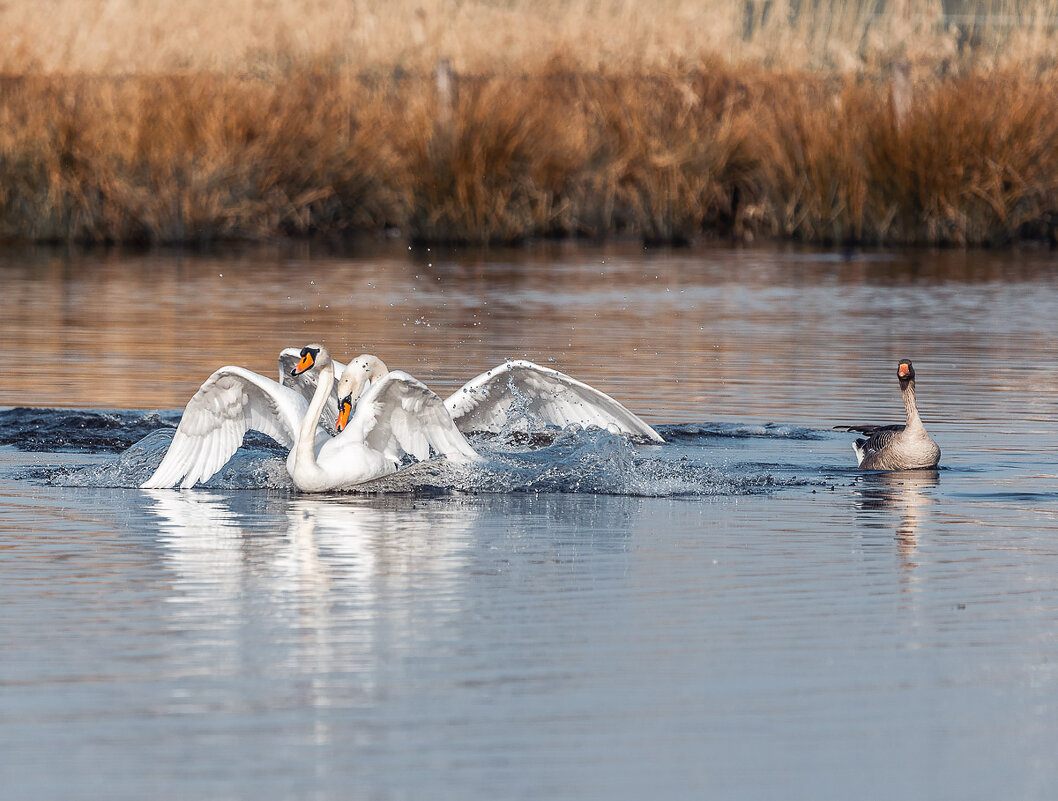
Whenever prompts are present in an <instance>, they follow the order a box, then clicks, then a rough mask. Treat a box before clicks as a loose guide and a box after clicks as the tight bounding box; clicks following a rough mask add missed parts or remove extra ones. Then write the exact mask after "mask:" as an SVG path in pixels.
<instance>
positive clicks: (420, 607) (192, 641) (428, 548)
mask: <svg viewBox="0 0 1058 801" xmlns="http://www.w3.org/2000/svg"><path fill="white" fill-rule="evenodd" d="M146 494H148V495H149V496H150V498H151V499H152V504H153V505H152V506H151V507H150V511H151V512H152V513H153V514H154V515H156V516H157V517H158V518H160V525H159V527H160V533H159V536H158V544H159V545H160V546H161V548H162V549H163V555H162V561H163V564H164V565H165V566H166V567H167V568H168V569H169V570H170V571H171V572H172V574H173V575H174V578H173V581H172V592H171V597H170V598H169V601H170V603H171V606H170V614H169V616H168V617H169V621H168V625H169V627H170V628H171V630H172V632H173V634H174V635H177V636H174V637H173V638H172V641H173V642H174V643H180V644H179V645H178V646H177V647H180V648H182V649H184V652H182V653H181V654H180V657H179V659H177V660H175V661H176V663H177V664H183V665H184V668H185V670H186V671H188V672H189V673H190V674H195V673H196V672H198V671H202V670H206V671H208V672H209V673H210V674H211V675H214V676H216V675H220V676H224V675H226V674H227V675H231V676H233V677H234V676H237V675H239V674H240V672H245V666H246V664H247V663H252V662H254V661H255V660H257V659H259V658H260V657H261V656H263V657H264V658H265V659H266V660H267V661H268V662H270V663H272V664H271V667H269V666H268V665H263V664H262V665H261V666H260V668H259V669H260V670H262V671H264V672H268V671H269V670H282V671H286V672H290V673H292V674H293V675H295V676H306V677H307V676H319V675H325V674H332V673H344V672H348V671H352V673H353V674H355V680H351V681H343V682H340V683H336V684H334V685H333V686H329V685H328V684H327V683H326V682H323V683H321V682H319V681H308V682H306V683H305V685H304V686H302V687H300V688H299V690H298V692H299V693H300V694H301V696H302V697H301V698H300V700H299V703H304V704H306V705H308V706H311V707H314V708H319V707H326V706H333V705H335V704H346V703H357V704H358V703H364V702H365V699H369V698H371V697H372V696H373V693H374V692H375V690H376V688H377V687H378V685H379V671H380V670H382V669H383V668H384V667H385V669H387V670H390V671H392V670H393V661H394V660H398V661H399V660H400V659H401V658H402V657H404V656H406V655H408V654H413V653H415V652H416V650H417V647H416V643H417V641H418V639H419V634H418V632H421V631H422V630H424V627H423V625H422V624H423V622H424V621H427V622H428V625H426V626H425V630H427V631H429V630H433V629H434V628H436V627H437V626H443V625H448V624H450V623H451V621H452V620H453V619H454V618H455V617H456V616H458V614H459V611H460V604H461V591H460V583H461V582H462V581H464V580H465V579H466V574H467V572H466V556H465V551H466V539H467V532H468V531H469V530H470V529H471V528H472V527H473V525H474V521H475V517H476V515H475V513H474V510H473V509H472V508H465V507H463V506H462V505H461V504H460V503H459V502H458V501H453V500H452V499H446V501H445V502H444V503H443V504H438V503H434V502H431V501H426V502H422V501H415V500H409V499H408V498H407V497H400V498H370V499H364V498H341V499H336V498H294V499H290V498H289V497H276V498H272V499H270V500H266V502H265V503H264V505H263V507H262V506H261V499H260V498H259V497H258V498H255V497H254V495H256V493H254V494H251V493H232V494H231V495H225V496H222V495H216V494H211V493H206V492H171V491H164V490H159V491H149V492H147V493H146ZM277 524H278V525H277ZM276 531H284V532H285V533H274V532H276ZM413 594H414V595H415V596H416V597H419V598H420V599H421V598H423V597H425V598H426V599H427V601H426V602H425V603H419V604H416V605H414V606H413V605H411V604H409V603H406V602H405V599H406V598H408V597H410V596H412V595H413ZM262 600H263V601H264V603H263V604H262ZM188 632H196V635H195V636H194V637H191V638H188V637H186V636H179V635H181V634H184V635H186V634H187V633H188ZM207 632H208V636H203V634H204V633H207ZM195 649H198V650H199V651H200V653H198V654H196V653H194V651H195ZM188 651H190V653H189V652H188ZM194 703H196V704H198V703H202V699H198V700H196V701H195V702H194Z"/></svg>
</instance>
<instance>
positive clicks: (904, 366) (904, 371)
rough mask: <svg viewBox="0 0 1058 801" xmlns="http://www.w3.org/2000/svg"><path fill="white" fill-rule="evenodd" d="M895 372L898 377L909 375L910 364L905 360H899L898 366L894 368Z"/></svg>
mask: <svg viewBox="0 0 1058 801" xmlns="http://www.w3.org/2000/svg"><path fill="white" fill-rule="evenodd" d="M896 374H897V376H898V377H900V378H907V377H908V376H909V375H911V365H910V364H908V363H907V362H900V366H899V367H897V368H896Z"/></svg>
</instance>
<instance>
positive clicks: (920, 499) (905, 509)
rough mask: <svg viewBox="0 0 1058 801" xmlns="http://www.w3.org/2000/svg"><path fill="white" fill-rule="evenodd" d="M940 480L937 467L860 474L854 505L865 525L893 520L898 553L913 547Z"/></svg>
mask: <svg viewBox="0 0 1058 801" xmlns="http://www.w3.org/2000/svg"><path fill="white" fill-rule="evenodd" d="M939 480H940V474H939V473H938V471H936V470H898V471H893V472H884V473H867V474H864V475H863V476H862V479H861V481H860V485H859V487H858V488H857V489H856V490H855V491H854V492H855V495H857V496H858V502H857V505H856V508H857V510H858V511H859V513H860V519H861V521H862V522H863V523H864V525H866V526H868V527H872V528H874V527H879V526H884V527H889V526H890V525H893V524H895V529H894V535H895V537H896V542H897V547H898V549H899V551H900V553H901V555H903V556H905V557H910V556H911V554H912V553H914V551H915V546H916V539H917V536H918V529H919V526H920V524H921V522H922V519H923V518H924V517H925V511H926V509H927V507H929V506H930V505H931V504H932V503H933V502H934V501H933V497H932V491H933V489H934V488H936V486H937V484H938V482H939Z"/></svg>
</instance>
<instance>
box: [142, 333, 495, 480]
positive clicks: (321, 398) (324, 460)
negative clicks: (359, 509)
mask: <svg viewBox="0 0 1058 801" xmlns="http://www.w3.org/2000/svg"><path fill="white" fill-rule="evenodd" d="M314 367H315V368H317V369H318V370H319V380H318V383H317V385H316V389H315V391H314V393H313V395H312V401H311V403H308V404H306V405H307V408H305V409H304V411H302V413H301V414H300V417H297V413H298V412H299V411H301V410H302V408H303V407H302V404H305V399H304V398H303V397H302V396H301V395H299V394H298V393H297V392H295V391H294V390H292V389H289V388H287V387H280V389H281V390H282V391H281V392H271V391H269V390H274V387H273V386H270V385H274V384H275V382H272V381H269V379H265V378H264V377H263V376H259V375H257V374H256V373H252V372H250V371H249V370H242V369H241V368H222V369H221V370H218V371H217V373H214V375H213V376H211V377H210V379H209V380H208V381H207V382H206V383H205V384H203V385H202V388H201V389H200V390H199V391H198V392H197V393H195V396H194V397H193V398H192V399H191V400H190V401H189V402H188V405H187V407H186V408H185V409H184V416H183V417H182V418H181V420H180V425H179V427H178V428H177V431H176V435H175V436H174V437H173V442H172V444H171V445H170V446H169V451H168V452H167V453H166V455H165V458H164V459H163V460H162V463H161V464H160V465H159V466H158V469H157V470H156V471H155V472H154V475H152V476H151V477H150V478H149V479H147V481H145V482H144V483H143V484H142V485H141V486H143V487H145V488H164V487H171V486H174V485H175V484H177V483H180V485H181V486H182V487H191V486H194V484H195V483H197V482H198V481H204V480H206V479H208V478H209V477H210V476H212V475H213V474H214V473H215V472H216V471H217V470H219V469H220V468H221V467H223V466H224V464H225V463H226V462H227V461H228V459H230V458H231V456H232V454H234V453H235V451H236V450H237V449H238V447H239V445H240V444H241V442H242V437H243V436H244V435H245V433H246V431H248V430H250V429H255V430H258V431H261V432H263V433H265V434H268V435H269V436H271V437H273V438H274V439H275V440H276V441H277V442H280V443H281V444H283V445H284V446H286V447H290V448H291V450H290V454H289V456H288V457H287V471H288V472H289V473H290V477H291V478H292V479H293V481H294V484H295V485H296V486H297V487H298V488H299V489H301V490H304V491H306V492H324V491H328V490H336V489H345V488H348V487H353V486H355V485H357V484H361V483H363V482H365V481H370V480H371V479H374V478H378V477H380V476H384V475H388V474H390V473H394V472H396V471H397V469H398V468H399V466H400V461H401V459H402V457H403V456H404V454H410V455H411V456H414V457H415V458H416V459H420V460H421V459H426V458H428V457H429V455H430V448H431V447H432V448H433V449H434V450H435V451H437V452H438V453H439V454H441V455H443V456H446V457H448V458H449V459H452V460H453V461H471V460H476V459H478V458H479V457H478V455H477V453H476V452H475V451H474V449H473V448H471V447H470V445H469V444H468V443H467V441H466V439H464V437H463V435H462V434H460V433H459V431H458V430H457V429H456V427H455V425H454V424H453V423H452V420H451V418H450V417H449V415H448V413H447V411H446V410H445V408H444V405H443V404H442V403H441V399H440V398H438V397H437V396H436V395H435V394H434V393H433V392H431V391H430V390H429V389H428V388H427V387H426V386H424V385H423V384H422V383H420V382H419V381H416V380H415V379H414V378H412V377H411V376H410V375H408V374H407V373H401V372H394V373H391V374H390V375H389V376H387V377H386V379H385V380H381V381H377V382H376V383H375V384H373V385H372V386H371V389H370V390H369V391H368V392H366V393H365V394H364V396H363V398H362V399H361V402H360V403H359V404H358V405H357V411H356V414H355V415H354V416H353V418H352V420H351V421H349V425H347V426H343V427H344V428H345V430H344V431H343V432H342V433H341V435H339V436H337V437H334V438H333V439H330V438H328V437H327V435H326V434H322V433H321V431H320V427H319V421H320V416H321V414H322V413H323V409H324V406H326V405H327V401H328V399H329V398H330V396H331V392H332V389H333V385H334V365H333V363H332V360H331V357H330V354H329V353H328V352H327V350H326V349H325V348H324V347H323V346H322V345H309V346H307V347H305V348H302V350H301V358H300V360H299V362H298V364H297V365H296V366H295V367H294V368H293V369H292V371H291V372H292V374H293V375H300V374H302V373H305V372H307V371H309V370H311V369H312V368H314ZM218 374H221V375H220V377H219V378H218ZM235 376H237V377H238V379H241V380H237V379H236V378H235ZM390 376H391V377H390ZM214 379H217V380H216V381H215V380H214ZM221 385H223V387H221ZM218 387H221V391H219V392H218ZM266 388H267V389H266ZM277 399H279V400H277ZM346 419H348V416H347V418H346Z"/></svg>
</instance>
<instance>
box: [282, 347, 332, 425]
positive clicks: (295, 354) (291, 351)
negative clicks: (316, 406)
mask: <svg viewBox="0 0 1058 801" xmlns="http://www.w3.org/2000/svg"><path fill="white" fill-rule="evenodd" d="M300 360H301V348H283V350H281V351H279V383H280V384H282V385H283V386H284V387H287V388H288V389H292V390H294V391H295V392H297V393H298V394H299V395H301V397H303V398H304V399H305V403H306V404H308V403H312V396H313V394H314V393H315V392H316V385H317V384H318V383H319V380H320V374H319V371H318V370H309V371H307V372H304V373H302V374H301V375H296V376H295V375H291V374H290V371H291V370H293V369H294V368H295V367H296V366H297V363H298V362H299V361H300ZM331 363H332V364H333V365H334V382H335V383H334V385H333V386H332V387H331V397H330V400H328V402H327V404H326V405H325V406H324V407H323V414H322V415H320V425H321V426H322V427H323V428H324V430H326V431H327V433H329V434H332V435H333V434H334V424H335V423H337V422H338V382H339V381H341V380H342V373H344V372H345V365H344V364H342V363H341V362H336V361H333V360H332V362H331Z"/></svg>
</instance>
